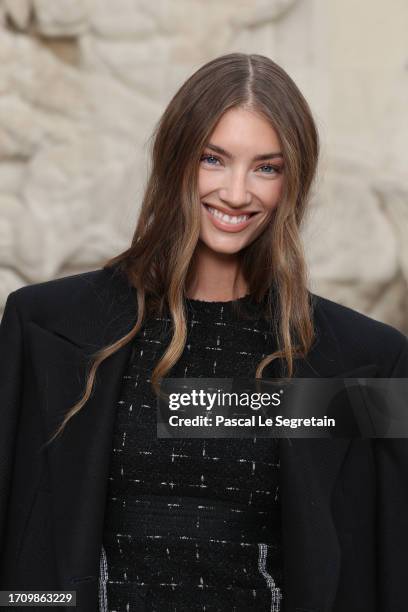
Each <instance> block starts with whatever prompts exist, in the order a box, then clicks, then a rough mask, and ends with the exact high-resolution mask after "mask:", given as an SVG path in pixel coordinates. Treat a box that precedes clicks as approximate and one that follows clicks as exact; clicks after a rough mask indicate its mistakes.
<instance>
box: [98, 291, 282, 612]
mask: <svg viewBox="0 0 408 612" xmlns="http://www.w3.org/2000/svg"><path fill="white" fill-rule="evenodd" d="M236 302H237V303H238V304H239V306H240V307H241V308H242V309H243V311H244V312H245V313H246V316H245V318H242V316H240V315H237V313H236V312H235V310H234V308H233V302H203V301H199V300H192V299H187V300H186V309H187V320H188V335H187V342H186V346H185V349H184V352H183V355H182V357H181V358H180V360H179V361H178V362H177V364H176V365H175V366H174V367H173V368H172V370H171V371H170V372H169V373H168V376H169V377H179V378H183V377H194V378H198V377H212V378H230V377H238V376H241V377H245V378H254V377H255V369H256V366H257V364H258V363H259V361H260V360H261V359H262V358H263V357H264V356H265V355H267V354H269V353H271V352H272V351H273V350H274V348H276V345H275V340H274V334H273V332H272V330H271V329H270V323H268V322H267V321H265V320H264V319H263V318H262V317H261V316H260V315H259V312H260V307H259V305H257V304H255V302H254V301H253V300H252V299H251V296H249V295H248V296H245V297H244V298H240V299H239V300H236ZM170 330H171V319H170V316H169V315H168V313H166V314H164V315H163V316H162V317H151V318H149V319H148V320H147V321H146V323H145V324H144V326H143V329H142V330H141V332H140V333H139V334H138V336H137V338H136V339H135V340H134V342H133V348H132V353H131V358H130V360H129V363H128V366H127V369H126V371H125V373H124V376H123V386H122V389H121V393H120V396H119V397H120V399H119V401H118V405H117V413H116V421H115V429H114V436H113V445H112V457H111V466H110V476H109V486H108V496H107V505H106V513H105V528H104V543H103V544H104V545H103V548H102V552H101V580H100V602H101V603H100V608H101V611H103V612H105V611H109V612H114V611H117V612H128V611H130V612H133V611H136V610H149V611H151V612H153V611H155V612H167V611H168V612H193V611H206V612H216V611H220V612H221V611H222V612H228V611H237V612H238V611H248V610H256V611H257V610H259V611H265V612H266V611H268V612H279V610H280V609H281V600H282V588H283V585H282V552H281V542H280V507H279V457H278V444H277V441H276V440H273V439H259V438H258V439H254V438H253V439H236V438H235V439H218V440H217V439H197V438H196V439H172V440H169V439H159V440H158V439H157V436H156V396H155V395H154V392H153V390H152V389H151V386H150V377H151V373H152V371H153V369H154V366H155V365H156V363H157V361H158V360H159V359H160V357H161V356H162V354H163V353H164V351H165V349H166V347H167V345H168V343H169V339H170ZM267 372H268V370H267V369H266V370H265V371H264V376H272V375H273V374H268V373H267Z"/></svg>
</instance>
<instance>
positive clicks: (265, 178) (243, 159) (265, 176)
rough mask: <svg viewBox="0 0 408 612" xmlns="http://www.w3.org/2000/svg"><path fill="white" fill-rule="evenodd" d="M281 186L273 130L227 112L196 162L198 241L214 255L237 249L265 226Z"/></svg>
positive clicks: (255, 118) (257, 119) (240, 112)
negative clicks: (198, 197) (197, 171)
mask: <svg viewBox="0 0 408 612" xmlns="http://www.w3.org/2000/svg"><path fill="white" fill-rule="evenodd" d="M282 186H283V156H282V149H281V145H280V142H279V138H278V135H277V133H276V131H275V130H274V129H273V127H272V126H271V125H270V123H269V122H268V121H266V119H264V118H263V117H262V116H261V115H259V114H257V113H255V112H254V111H249V110H246V109H243V108H232V109H230V110H228V111H226V112H225V113H224V115H223V116H222V117H221V119H220V120H219V122H218V123H217V125H216V127H215V129H214V130H213V132H212V134H211V136H210V138H209V140H208V142H207V146H206V147H205V148H204V150H203V153H202V155H201V159H200V167H199V173H198V189H199V194H200V201H201V227H200V241H201V242H202V243H204V244H205V246H206V247H207V248H208V249H210V250H211V251H214V252H216V253H223V254H231V255H232V254H236V253H238V252H239V251H241V249H243V248H244V247H246V246H248V245H249V244H251V243H252V242H253V241H254V240H255V239H256V238H257V237H258V236H259V235H260V234H261V233H262V232H263V231H264V229H265V228H266V226H267V225H268V222H269V220H270V218H271V216H272V214H273V210H274V209H275V208H276V206H277V205H278V202H279V199H280V196H281V192H282ZM225 214H226V215H227V216H225Z"/></svg>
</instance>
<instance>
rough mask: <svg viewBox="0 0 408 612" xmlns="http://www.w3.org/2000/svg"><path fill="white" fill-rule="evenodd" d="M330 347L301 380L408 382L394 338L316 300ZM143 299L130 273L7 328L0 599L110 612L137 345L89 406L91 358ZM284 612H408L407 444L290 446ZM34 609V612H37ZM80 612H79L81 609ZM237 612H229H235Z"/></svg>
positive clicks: (57, 291)
mask: <svg viewBox="0 0 408 612" xmlns="http://www.w3.org/2000/svg"><path fill="white" fill-rule="evenodd" d="M314 302H315V315H314V317H315V325H316V329H317V340H316V342H315V344H314V346H313V348H312V350H311V352H310V354H309V356H308V358H307V359H306V360H298V361H297V376H303V377H314V376H320V377H332V376H336V377H343V376H346V375H347V376H350V377H354V376H363V377H364V376H368V377H369V376H380V377H407V376H408V342H407V339H406V338H405V336H403V335H402V334H401V333H399V332H398V331H397V330H395V329H393V328H392V327H390V326H387V325H384V324H382V323H379V322H376V321H374V320H372V319H370V318H368V317H365V316H363V315H361V314H358V313H357V312H355V311H353V310H350V309H348V308H345V307H342V306H340V305H338V304H335V303H333V302H331V301H329V300H326V299H323V298H321V297H318V296H314ZM136 309H137V303H136V296H135V291H134V289H132V288H130V287H129V286H128V284H127V282H126V280H125V279H124V277H123V276H122V275H121V273H119V271H118V269H116V271H115V272H114V273H113V272H112V271H111V270H103V269H102V270H96V271H92V272H89V273H84V274H77V275H74V276H69V277H65V278H61V279H57V280H53V281H49V282H45V283H40V284H35V285H31V286H27V287H24V288H21V289H18V290H17V291H14V292H13V293H11V294H10V295H9V297H8V299H7V304H6V309H5V313H4V317H3V321H2V323H1V326H0V427H1V431H0V553H1V555H0V588H1V589H3V590H5V589H25V590H28V589H37V590H39V589H41V590H44V589H53V590H76V591H77V610H79V611H80V612H96V611H97V610H98V583H99V558H100V551H101V545H102V535H103V520H104V508H105V497H106V492H107V480H108V469H109V461H110V451H111V444H112V435H113V423H114V417H115V406H116V401H117V399H118V393H119V388H120V383H121V376H122V373H123V370H124V368H125V365H126V361H127V359H128V358H129V355H130V344H128V345H127V346H126V347H125V348H123V349H121V350H120V351H118V352H117V353H116V354H115V355H113V356H112V357H110V358H109V359H107V360H106V361H105V362H103V363H102V365H101V366H100V368H99V370H98V374H97V384H96V388H95V391H94V393H93V395H92V397H91V399H90V400H89V401H88V403H87V404H86V405H85V406H84V408H83V409H82V410H81V411H80V412H79V413H78V414H76V415H75V416H74V417H73V418H72V419H71V420H70V421H69V423H68V425H67V427H66V429H65V431H64V433H63V435H62V436H61V437H60V438H57V439H56V440H55V441H54V442H53V443H52V444H51V445H50V446H49V447H48V448H46V449H43V450H41V446H42V445H43V443H44V442H45V441H46V440H48V439H49V437H50V436H51V435H52V433H54V431H55V429H56V427H57V425H58V424H59V423H60V421H61V419H62V416H63V414H64V413H65V412H66V410H67V409H68V408H69V407H71V406H72V405H73V404H74V402H75V401H76V400H77V399H79V397H80V395H81V394H82V391H83V383H84V380H85V366H86V362H87V357H88V356H89V355H90V354H91V353H93V352H94V351H96V350H97V349H98V348H100V347H102V346H105V345H107V344H108V343H110V342H112V341H113V340H115V339H117V338H119V337H120V336H122V335H124V334H125V333H126V332H127V331H128V330H129V329H130V327H131V326H132V325H133V324H134V322H135V320H136ZM280 456H281V479H282V483H281V495H282V529H283V544H284V596H285V600H284V610H285V612H329V611H330V612H374V611H376V612H406V610H407V609H408V593H407V584H408V561H407V559H408V527H407V520H408V519H407V516H408V484H407V478H408V469H407V468H408V441H407V440H403V439H401V440H400V439H386V440H380V439H377V440H372V439H353V440H351V439H334V440H329V439H322V438H320V439H311V440H306V439H292V440H281V441H280ZM31 609H33V608H31ZM70 609H71V608H67V610H70ZM226 612H227V611H226Z"/></svg>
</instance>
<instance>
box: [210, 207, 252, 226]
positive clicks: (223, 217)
mask: <svg viewBox="0 0 408 612" xmlns="http://www.w3.org/2000/svg"><path fill="white" fill-rule="evenodd" d="M206 206H207V209H208V210H209V211H210V213H211V214H212V215H214V217H217V218H218V219H221V220H222V221H224V222H225V223H231V224H232V225H237V223H242V222H243V221H247V220H248V219H249V217H250V215H240V216H239V217H236V216H234V217H232V216H230V215H226V214H225V213H222V212H220V211H219V210H217V209H216V208H211V206H208V204H207V205H206Z"/></svg>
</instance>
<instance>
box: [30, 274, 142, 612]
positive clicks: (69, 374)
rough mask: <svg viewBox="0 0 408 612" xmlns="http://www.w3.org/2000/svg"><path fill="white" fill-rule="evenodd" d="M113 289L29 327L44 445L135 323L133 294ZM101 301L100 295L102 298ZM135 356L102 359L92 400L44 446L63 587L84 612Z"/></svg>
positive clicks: (91, 604)
mask: <svg viewBox="0 0 408 612" xmlns="http://www.w3.org/2000/svg"><path fill="white" fill-rule="evenodd" d="M110 290H111V291H113V293H111V294H110V295H109V296H108V295H106V296H105V297H106V298H108V297H109V298H110V299H103V300H100V301H99V302H98V301H97V300H96V299H95V297H94V296H90V298H91V297H92V299H90V300H89V302H87V303H86V304H83V307H82V308H81V309H78V310H77V311H75V312H72V313H71V314H70V316H69V317H68V318H65V319H64V320H57V321H54V322H53V323H52V324H51V325H48V326H47V329H44V328H42V327H41V326H39V325H37V324H36V323H33V322H31V323H30V324H29V342H30V349H31V354H32V359H33V367H34V369H35V370H36V378H37V380H38V382H39V392H40V393H39V394H40V398H41V401H40V403H39V406H40V409H41V411H42V416H43V421H44V430H45V436H44V438H45V439H46V440H49V439H50V437H51V435H52V434H53V433H54V432H55V430H56V428H57V426H58V425H59V424H60V423H61V421H62V417H63V415H64V414H65V413H66V412H67V411H68V409H69V408H70V407H71V406H73V405H74V403H75V402H76V401H77V400H78V399H79V398H80V397H81V396H82V393H83V390H84V383H85V377H86V366H87V363H88V361H89V357H90V355H91V354H92V353H93V352H95V351H96V350H97V349H99V348H101V347H103V346H106V345H107V344H109V343H111V342H113V341H114V340H116V339H118V338H120V337H122V336H123V335H124V334H125V333H126V332H127V331H129V330H130V329H131V327H132V326H133V325H134V323H135V321H136V314H137V313H136V299H135V295H134V293H133V291H129V290H128V288H127V287H126V286H125V285H124V283H123V282H119V285H118V284H117V283H116V281H115V283H114V284H113V285H112V284H110ZM98 296H99V298H101V293H99V292H98ZM97 307H98V310H97ZM96 312H97V316H95V314H96ZM130 351H131V343H128V344H127V345H126V346H125V347H123V348H121V349H119V350H118V351H117V352H116V353H114V354H113V355H112V356H110V357H109V358H107V359H106V360H105V361H104V362H102V364H101V365H100V366H99V368H98V370H97V376H96V385H95V387H94V392H93V393H92V395H91V398H90V399H89V400H88V402H87V403H86V404H85V406H83V408H82V409H81V410H80V411H79V412H78V413H77V414H75V415H74V416H73V417H72V418H71V419H70V421H69V422H68V423H67V425H66V427H65V430H64V431H63V433H62V434H61V435H60V436H58V437H57V438H56V439H55V440H54V441H53V442H51V443H50V444H49V446H48V447H45V449H44V450H45V452H46V453H47V459H48V462H49V473H50V481H51V482H50V485H51V489H52V504H53V508H52V512H53V528H54V540H55V547H56V549H55V559H56V563H57V570H58V575H59V580H60V586H61V588H62V589H67V590H68V589H69V590H76V591H77V607H78V609H79V610H81V612H82V611H83V612H85V611H86V612H90V610H92V611H93V610H94V609H95V602H96V601H97V592H98V578H99V576H98V570H99V555H100V549H101V543H102V536H103V520H104V510H105V499H106V493H107V484H108V475H109V462H110V456H111V448H112V437H113V425H114V417H115V408H116V402H117V399H118V394H119V392H120V384H121V378H122V374H123V371H124V368H125V366H126V363H127V360H128V358H129V356H130Z"/></svg>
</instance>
